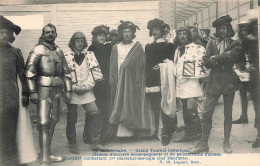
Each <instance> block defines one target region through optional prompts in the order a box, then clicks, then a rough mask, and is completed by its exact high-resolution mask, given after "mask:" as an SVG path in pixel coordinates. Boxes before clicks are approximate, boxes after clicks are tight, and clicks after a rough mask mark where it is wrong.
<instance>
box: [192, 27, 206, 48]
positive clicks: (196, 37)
mask: <svg viewBox="0 0 260 166" xmlns="http://www.w3.org/2000/svg"><path fill="white" fill-rule="evenodd" d="M188 28H189V29H190V32H191V37H192V42H193V43H195V44H197V45H201V46H203V47H204V48H206V45H207V41H205V40H203V39H202V38H201V37H200V36H199V30H198V28H197V27H194V26H188Z"/></svg>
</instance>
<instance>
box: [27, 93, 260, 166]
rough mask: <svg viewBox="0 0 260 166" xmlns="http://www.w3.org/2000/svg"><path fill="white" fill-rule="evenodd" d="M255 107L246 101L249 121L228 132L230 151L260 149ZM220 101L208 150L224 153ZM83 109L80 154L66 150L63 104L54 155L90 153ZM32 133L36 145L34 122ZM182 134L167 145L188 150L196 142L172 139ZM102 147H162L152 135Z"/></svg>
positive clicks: (60, 165)
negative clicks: (256, 145) (85, 138)
mask: <svg viewBox="0 0 260 166" xmlns="http://www.w3.org/2000/svg"><path fill="white" fill-rule="evenodd" d="M30 108H31V109H30V114H31V116H32V117H33V115H34V114H35V111H33V110H34V109H35V106H30ZM240 114H241V106H240V97H239V95H238V93H237V94H236V97H235V101H234V105H233V120H235V119H237V118H239V116H240ZM254 114H255V113H254V110H253V104H252V101H249V107H248V117H249V123H248V124H244V125H241V124H239V125H238V124H236V125H233V127H232V133H231V139H230V140H231V146H232V148H233V153H235V154H241V153H260V148H257V149H252V148H251V146H252V142H253V141H254V140H255V138H256V129H255V128H254V127H253V125H254ZM223 116H224V115H223V101H222V98H221V99H220V100H219V103H218V105H217V107H216V109H215V113H214V116H213V128H212V132H211V135H210V140H209V146H210V152H212V153H223V149H222V143H223V124H224V117H223ZM84 117H85V116H84V111H83V110H82V109H81V108H80V109H79V110H78V123H77V125H76V129H77V141H78V147H79V149H80V154H79V155H75V154H71V153H70V151H69V149H68V143H67V138H66V133H65V128H66V107H65V106H64V108H63V109H62V111H61V113H60V122H59V123H58V124H57V125H56V129H55V133H54V137H53V141H52V147H51V150H52V153H53V154H56V155H61V156H66V157H76V156H77V157H80V156H91V155H92V154H93V152H92V151H91V150H90V147H89V145H87V144H85V143H84V142H83V140H82V135H83V126H84ZM182 126H183V120H182V112H181V111H180V112H178V127H179V128H182ZM33 133H34V137H35V138H34V141H35V144H36V145H38V132H37V129H36V124H33ZM183 134H184V132H183V131H181V132H175V133H174V135H173V137H172V140H171V142H170V144H169V145H168V146H167V147H166V148H176V149H177V148H182V149H188V148H190V147H192V146H194V145H195V142H189V143H174V140H175V139H178V138H180V137H182V136H183ZM105 147H107V148H110V149H126V150H135V149H136V148H144V149H146V148H148V149H150V148H157V149H159V148H165V147H163V146H162V145H161V143H160V141H159V140H157V139H152V138H138V139H134V140H117V141H116V142H111V143H109V144H107V145H106V146H105ZM52 165H53V166H69V165H73V166H74V165H75V166H80V165H81V160H79V161H75V160H73V161H65V162H61V163H54V164H52Z"/></svg>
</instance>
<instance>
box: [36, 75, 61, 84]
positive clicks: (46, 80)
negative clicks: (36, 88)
mask: <svg viewBox="0 0 260 166" xmlns="http://www.w3.org/2000/svg"><path fill="white" fill-rule="evenodd" d="M38 84H39V85H40V86H62V85H63V81H62V79H61V78H60V77H48V76H40V77H39V80H38Z"/></svg>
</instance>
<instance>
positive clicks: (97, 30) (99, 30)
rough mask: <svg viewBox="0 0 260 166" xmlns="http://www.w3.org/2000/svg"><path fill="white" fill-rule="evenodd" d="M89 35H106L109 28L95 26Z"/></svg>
mask: <svg viewBox="0 0 260 166" xmlns="http://www.w3.org/2000/svg"><path fill="white" fill-rule="evenodd" d="M91 33H92V35H93V36H95V35H97V34H100V33H104V34H105V35H108V33H109V27H107V26H105V25H100V26H96V27H95V28H94V29H93V31H92V32H91Z"/></svg>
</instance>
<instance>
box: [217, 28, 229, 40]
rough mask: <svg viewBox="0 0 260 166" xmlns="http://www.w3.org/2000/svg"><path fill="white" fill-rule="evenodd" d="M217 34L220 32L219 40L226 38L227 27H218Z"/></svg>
mask: <svg viewBox="0 0 260 166" xmlns="http://www.w3.org/2000/svg"><path fill="white" fill-rule="evenodd" d="M219 32H220V36H219V37H220V38H222V39H223V38H226V37H227V36H228V27H227V25H221V26H220V27H219Z"/></svg>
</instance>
